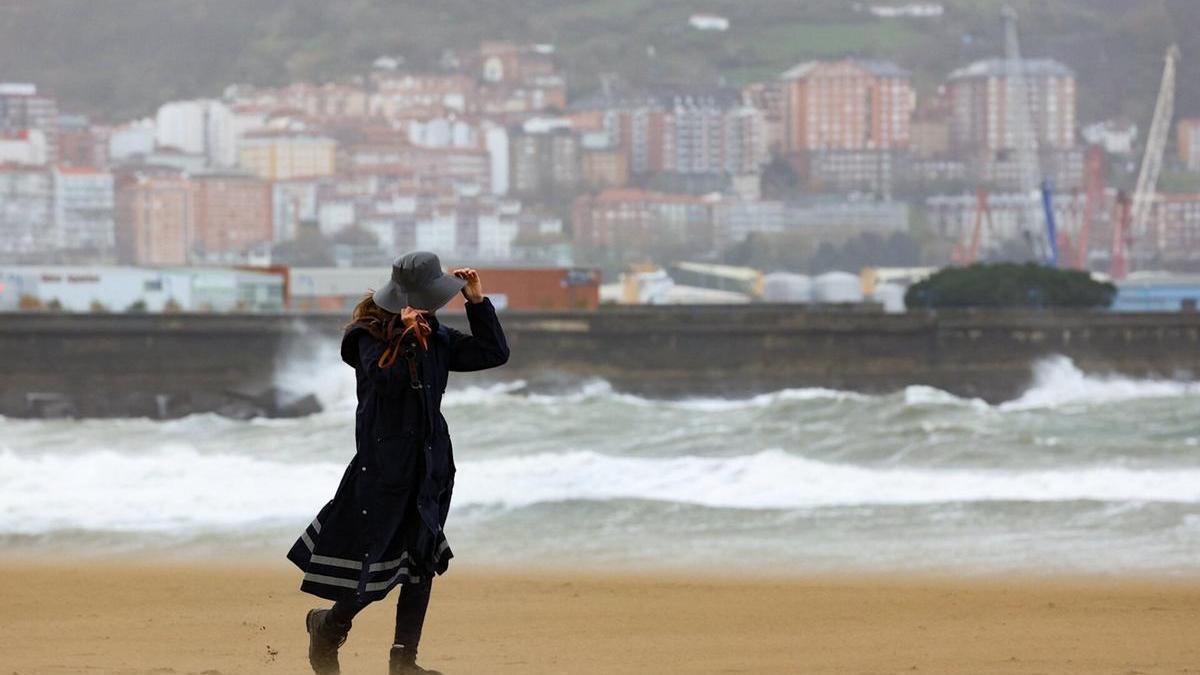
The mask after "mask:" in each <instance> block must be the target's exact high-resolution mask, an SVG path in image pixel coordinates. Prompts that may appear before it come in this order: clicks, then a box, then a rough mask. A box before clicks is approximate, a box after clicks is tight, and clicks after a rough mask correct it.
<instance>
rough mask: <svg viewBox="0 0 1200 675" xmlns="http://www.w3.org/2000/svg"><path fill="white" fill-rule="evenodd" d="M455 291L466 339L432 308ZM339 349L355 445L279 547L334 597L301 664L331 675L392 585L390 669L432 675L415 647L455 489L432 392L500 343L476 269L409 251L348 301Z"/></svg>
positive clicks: (311, 587)
mask: <svg viewBox="0 0 1200 675" xmlns="http://www.w3.org/2000/svg"><path fill="white" fill-rule="evenodd" d="M458 292H461V293H462V294H463V296H464V297H465V298H466V300H467V303H466V311H467V321H468V322H469V323H470V326H471V334H470V335H467V334H464V333H461V332H459V331H457V330H454V329H453V328H450V327H448V326H444V325H442V324H440V323H439V322H438V320H437V317H436V316H435V315H434V312H435V311H436V310H437V309H438V308H439V307H441V306H442V305H444V304H446V302H448V301H449V300H450V299H451V298H452V297H454V294H455V293H458ZM341 352H342V360H343V361H345V362H346V363H348V364H350V365H351V366H353V367H354V370H355V374H356V376H357V378H358V409H357V411H356V413H355V428H354V436H355V445H356V449H357V452H356V453H355V455H354V458H353V459H352V460H351V461H350V466H348V467H347V468H346V471H345V473H344V474H343V475H342V480H341V483H340V484H339V485H338V489H337V493H336V494H335V495H334V497H333V499H332V500H330V501H329V502H328V503H327V504H325V506H324V507H323V508H322V509H321V510H320V512H319V513H318V514H317V517H316V519H314V520H313V522H312V524H311V525H309V526H308V528H307V529H305V531H304V532H303V533H302V534H301V535H300V538H299V539H297V540H296V543H295V544H294V545H293V546H292V549H291V550H290V551H289V552H288V559H290V560H291V561H292V562H294V563H295V564H296V565H297V566H298V567H299V568H300V569H301V570H303V571H304V580H303V582H302V583H301V585H300V590H302V591H305V592H307V593H312V594H313V595H316V596H318V597H321V598H325V599H327V600H333V601H334V605H333V608H332V609H314V610H310V611H309V612H308V615H307V617H306V618H305V626H306V627H307V629H308V633H309V647H308V658H309V663H310V664H311V665H312V667H313V670H314V671H315V672H317V673H322V674H324V673H337V672H338V658H337V650H338V647H340V646H341V645H342V643H343V642H345V640H346V635H347V634H348V633H349V631H350V625H351V620H352V619H353V618H354V615H355V614H357V613H358V612H359V611H360V610H362V608H363V607H365V606H367V605H368V604H369V603H371V602H373V601H375V600H379V599H382V598H383V597H384V596H385V595H387V593H388V591H390V590H391V589H392V587H393V586H395V585H397V584H402V588H401V589H400V597H399V599H398V602H397V605H396V636H395V641H394V643H393V645H392V649H391V655H390V672H391V673H433V672H436V671H430V670H425V669H423V668H421V667H419V666H417V664H416V655H417V642H418V641H419V640H420V638H421V626H422V624H423V623H424V620H425V610H426V607H427V606H428V603H429V591H430V584H431V581H432V577H433V576H434V575H435V574H442V573H443V572H445V571H446V567H447V565H448V564H449V561H450V558H451V557H452V556H453V554H452V553H451V551H450V546H449V545H448V544H447V542H446V537H445V534H444V533H443V532H442V527H443V526H444V525H445V523H446V514H447V512H448V511H449V509H450V494H451V491H452V489H453V487H454V454H453V452H452V450H451V446H450V436H449V434H448V430H447V428H446V420H445V419H444V418H443V417H442V414H441V412H440V409H439V406H440V403H441V400H442V392H443V391H444V390H445V388H446V380H447V376H448V373H449V371H452V370H458V371H470V370H483V369H485V368H494V367H496V366H499V365H502V364H503V363H505V362H506V361H507V360H508V344H507V342H506V341H505V338H504V331H503V330H502V329H501V328H500V322H499V320H498V319H497V318H496V310H495V307H493V306H492V303H491V301H490V300H489V299H488V298H487V297H485V296H484V295H483V286H482V283H481V282H480V279H479V273H478V272H476V271H475V270H473V269H470V268H463V269H457V270H454V272H453V274H452V275H450V274H446V273H444V272H443V271H442V266H441V262H440V261H439V260H438V257H437V256H436V255H434V254H432V253H427V252H416V253H409V254H407V255H404V256H402V257H400V258H397V259H396V260H395V262H394V263H393V265H392V277H391V279H390V280H389V281H388V282H387V283H386V284H384V286H383V287H382V288H380V289H379V290H378V291H375V292H374V294H369V295H367V296H366V297H365V298H363V300H362V301H361V302H360V303H359V304H358V306H357V307H355V308H354V313H353V318H352V320H351V322H350V323H349V324H348V325H347V327H346V333H345V335H344V336H343V337H342V349H341Z"/></svg>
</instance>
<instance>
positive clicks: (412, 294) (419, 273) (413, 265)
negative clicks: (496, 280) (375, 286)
mask: <svg viewBox="0 0 1200 675" xmlns="http://www.w3.org/2000/svg"><path fill="white" fill-rule="evenodd" d="M466 285H467V282H466V280H465V279H459V278H458V277H456V276H454V275H452V274H446V273H445V272H443V271H442V263H441V261H440V260H438V257H437V255H436V254H434V253H430V252H428V251H413V252H412V253H405V254H404V255H402V256H400V257H399V258H396V259H395V260H394V261H392V278H391V279H389V280H388V282H387V283H386V284H384V285H383V286H382V287H380V289H379V290H377V291H375V295H374V296H373V297H374V300H375V304H376V305H379V306H380V307H382V308H384V309H386V310H387V311H389V312H392V313H393V314H399V313H400V310H402V309H404V308H405V307H413V308H415V309H425V310H430V311H432V310H435V309H437V308H438V307H441V306H442V305H444V304H446V303H447V302H450V298H453V297H454V294H455V293H457V292H459V291H460V290H462V287H463V286H466Z"/></svg>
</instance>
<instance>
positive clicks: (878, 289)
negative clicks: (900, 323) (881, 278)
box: [871, 283, 905, 314]
mask: <svg viewBox="0 0 1200 675" xmlns="http://www.w3.org/2000/svg"><path fill="white" fill-rule="evenodd" d="M904 290H905V289H904V287H903V286H900V285H899V284H888V283H883V284H876V285H875V292H874V293H872V294H871V299H872V300H874V301H875V302H878V303H879V304H881V305H883V311H885V312H887V313H888V314H901V313H903V312H904V309H905V307H904Z"/></svg>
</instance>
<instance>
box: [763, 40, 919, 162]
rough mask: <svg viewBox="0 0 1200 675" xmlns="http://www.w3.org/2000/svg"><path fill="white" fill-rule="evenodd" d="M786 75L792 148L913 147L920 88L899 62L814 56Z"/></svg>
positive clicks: (786, 122)
mask: <svg viewBox="0 0 1200 675" xmlns="http://www.w3.org/2000/svg"><path fill="white" fill-rule="evenodd" d="M781 79H782V87H783V129H784V149H785V151H786V152H787V153H789V154H796V153H806V152H811V151H818V150H887V149H893V148H906V147H908V144H909V140H910V137H909V120H910V118H911V116H912V112H913V109H914V107H915V105H916V94H915V93H914V90H913V87H912V83H911V76H910V74H909V73H908V71H906V70H903V69H902V68H900V67H899V66H897V65H896V64H894V63H891V62H887V61H867V60H856V59H846V60H842V61H833V62H828V61H809V62H807V63H801V64H799V65H797V66H795V67H793V68H791V69H790V70H788V71H786V72H785V73H783V75H782V76H781Z"/></svg>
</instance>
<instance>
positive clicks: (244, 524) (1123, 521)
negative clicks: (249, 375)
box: [0, 344, 1200, 577]
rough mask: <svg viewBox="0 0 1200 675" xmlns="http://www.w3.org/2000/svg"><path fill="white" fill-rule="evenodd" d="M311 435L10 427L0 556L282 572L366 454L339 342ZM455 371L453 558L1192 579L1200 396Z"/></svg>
mask: <svg viewBox="0 0 1200 675" xmlns="http://www.w3.org/2000/svg"><path fill="white" fill-rule="evenodd" d="M279 377H280V382H279V383H278V384H280V386H284V387H286V388H288V389H290V390H292V391H301V392H304V391H307V392H313V393H315V394H316V395H317V396H318V397H319V398H320V400H321V401H322V403H323V404H324V406H325V410H324V411H323V412H320V413H318V414H314V415H311V416H308V417H303V418H296V419H252V420H249V421H241V420H235V419H229V418H224V417H220V416H217V415H212V414H199V415H192V416H189V417H184V418H181V419H174V420H166V421H161V420H152V419H145V418H127V419H78V420H71V419H54V420H26V419H10V418H0V555H3V556H5V557H8V558H13V557H15V558H20V557H24V556H28V557H30V558H34V559H47V558H58V557H61V558H64V559H70V560H81V559H82V560H86V559H93V558H105V557H110V556H127V555H133V556H136V557H148V558H156V559H157V558H166V559H181V560H212V561H226V562H229V561H232V562H239V561H245V560H264V561H276V562H279V563H280V564H287V563H286V561H284V557H283V556H284V554H285V552H286V551H287V549H288V548H289V547H290V546H291V544H292V542H293V541H294V540H295V538H296V537H297V536H298V535H299V534H300V532H301V530H302V529H303V528H304V526H305V525H307V524H308V523H309V521H310V520H311V519H312V518H313V516H314V515H315V514H316V511H317V510H318V509H319V508H320V507H321V506H322V505H323V504H324V503H325V502H326V501H327V500H328V499H329V498H331V497H332V495H333V492H334V490H335V488H336V486H337V484H338V481H339V478H340V477H341V474H342V471H343V469H344V467H345V465H346V463H347V462H348V461H349V459H350V458H351V456H352V455H353V453H354V431H353V428H354V406H355V400H354V374H353V371H352V369H351V368H349V367H348V366H346V365H345V364H343V363H341V362H340V361H339V360H338V357H337V351H336V347H335V345H332V344H331V345H328V346H327V347H326V348H323V349H321V350H320V351H319V353H318V354H317V355H316V356H315V357H310V358H309V359H306V360H304V361H297V362H294V363H290V364H289V365H288V367H287V368H286V369H284V370H283V371H282V373H281V374H280V376H279ZM477 378H478V376H473V375H468V374H453V375H452V376H451V383H450V387H449V389H448V390H447V392H446V397H445V400H444V405H443V413H444V415H445V416H446V419H447V421H448V423H449V427H450V431H451V435H452V438H453V442H454V447H455V458H456V462H457V465H458V473H457V484H456V488H455V493H454V500H453V506H452V509H451V513H450V519H449V522H448V523H447V527H446V531H447V535H448V537H449V539H450V542H451V545H452V546H453V548H454V550H455V553H456V561H455V564H457V565H463V564H465V565H471V566H475V567H488V568H501V569H514V570H525V569H546V568H556V567H561V568H569V569H587V570H595V571H615V572H638V571H686V572H695V573H698V574H703V575H718V576H729V575H736V576H744V575H756V574H769V575H778V574H785V575H786V574H800V575H803V574H814V573H839V574H840V573H847V572H851V573H856V572H863V573H894V572H915V573H934V574H941V573H951V574H959V575H988V574H1007V573H1032V574H1047V575H1058V574H1079V573H1089V574H1100V575H1137V576H1143V575H1152V576H1155V577H1161V576H1170V577H1191V576H1196V575H1198V574H1200V414H1198V412H1200V384H1194V383H1187V382H1179V381H1157V380H1137V379H1129V378H1124V377H1117V376H1100V375H1091V374H1084V373H1082V372H1080V370H1079V369H1078V368H1076V367H1075V365H1074V364H1073V363H1072V362H1071V361H1070V360H1068V359H1066V358H1062V357H1055V358H1050V359H1047V360H1045V361H1042V362H1041V363H1039V364H1037V366H1036V373H1035V377H1034V381H1033V384H1032V385H1031V386H1030V388H1029V389H1028V390H1027V391H1026V392H1025V393H1024V394H1023V395H1022V396H1020V397H1019V398H1017V399H1015V400H1013V401H1010V402H1007V403H1003V404H1000V405H991V404H988V403H985V402H983V401H980V400H971V399H965V398H960V397H957V396H953V395H951V394H949V393H946V392H944V391H939V390H937V389H933V388H930V387H924V386H910V387H908V388H906V389H904V390H903V391H898V392H895V393H892V394H887V395H866V394H860V393H853V392H847V391H835V390H831V389H814V388H798V389H784V390H781V391H774V392H770V393H764V394H760V395H756V396H750V397H743V398H707V397H693V398H683V399H673V400H656V399H651V398H643V397H640V396H634V395H631V394H627V393H622V392H619V391H616V390H614V389H613V387H611V386H610V385H609V384H608V383H606V382H604V381H600V380H586V381H580V382H578V383H577V384H575V385H574V386H571V387H568V388H567V389H566V390H562V391H557V392H556V393H553V394H548V393H538V392H536V391H531V390H530V388H529V387H528V386H527V385H526V383H524V382H521V381H510V382H503V383H495V382H491V383H485V382H484V381H481V380H479V379H477Z"/></svg>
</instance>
